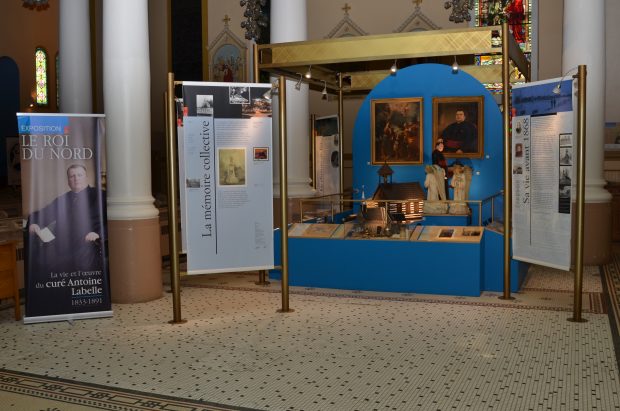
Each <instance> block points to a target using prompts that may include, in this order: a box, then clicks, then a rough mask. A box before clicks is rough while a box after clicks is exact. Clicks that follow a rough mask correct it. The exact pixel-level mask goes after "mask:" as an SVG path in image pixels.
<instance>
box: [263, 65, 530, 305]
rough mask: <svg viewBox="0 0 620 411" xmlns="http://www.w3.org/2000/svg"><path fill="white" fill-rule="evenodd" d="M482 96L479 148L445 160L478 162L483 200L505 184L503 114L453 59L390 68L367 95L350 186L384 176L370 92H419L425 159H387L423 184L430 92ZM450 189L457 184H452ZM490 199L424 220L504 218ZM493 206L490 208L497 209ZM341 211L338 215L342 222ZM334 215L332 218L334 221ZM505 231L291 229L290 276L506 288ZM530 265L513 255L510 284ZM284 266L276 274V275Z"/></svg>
mask: <svg viewBox="0 0 620 411" xmlns="http://www.w3.org/2000/svg"><path fill="white" fill-rule="evenodd" d="M467 96H472V97H473V96H481V97H482V101H483V106H484V107H483V110H482V111H483V120H482V124H483V127H484V144H483V153H482V155H481V156H478V157H472V158H450V156H449V155H446V157H447V162H448V165H450V164H452V163H453V162H456V161H458V162H460V163H461V164H463V165H468V166H470V167H471V168H472V170H473V175H472V181H471V186H470V190H469V199H470V200H478V201H482V200H484V199H487V198H489V197H491V196H494V195H496V194H497V193H498V192H500V191H501V190H502V189H503V188H504V187H503V168H504V164H503V132H502V116H501V112H500V110H499V107H498V105H497V103H496V101H495V99H494V97H493V96H492V95H491V94H490V93H489V92H488V91H487V90H486V88H485V87H484V86H483V85H482V84H481V83H480V82H479V81H478V80H476V79H475V78H473V77H472V76H470V75H469V74H467V73H465V72H463V71H459V72H458V73H456V74H454V73H453V72H452V69H451V67H450V66H447V65H440V64H417V65H413V66H409V67H406V68H403V69H400V70H398V72H397V73H395V74H394V75H387V76H386V77H385V79H384V80H382V81H381V82H380V83H379V84H378V85H377V86H376V87H375V88H374V89H373V90H372V91H371V92H370V93H369V94H368V96H367V97H366V99H365V100H364V101H363V103H362V105H361V107H360V110H359V111H358V115H357V118H356V121H355V128H354V130H353V189H354V190H353V192H354V193H357V194H354V199H357V200H360V199H361V193H362V192H364V190H363V188H365V190H366V192H373V191H374V188H375V187H376V185H377V182H378V181H379V179H378V175H377V171H378V170H379V169H380V168H381V164H374V165H373V164H372V159H371V154H372V149H371V147H372V145H373V141H371V136H372V135H373V133H372V130H371V127H372V126H373V121H372V118H371V116H372V113H371V107H372V104H371V103H372V100H373V99H391V98H401V97H402V98H421V101H422V118H421V120H422V121H421V124H420V127H421V129H422V133H421V144H420V146H421V147H422V151H423V155H422V159H423V164H390V167H391V168H392V170H393V172H394V174H393V175H392V181H393V182H412V181H417V182H420V184H421V185H423V182H424V180H425V170H424V167H425V165H426V164H430V163H431V153H432V151H433V136H434V135H437V133H438V131H437V130H434V129H433V99H434V98H436V97H467ZM450 191H452V190H450ZM494 205H495V207H491V204H490V202H483V203H482V206H481V208H480V209H478V207H476V206H475V205H474V204H470V208H471V215H469V216H447V215H446V216H427V217H425V218H424V220H423V221H422V222H421V224H423V225H425V226H467V225H472V224H473V225H478V224H482V225H483V226H484V225H486V224H488V223H490V222H492V221H494V220H497V219H502V211H503V210H502V207H503V202H502V199H501V197H500V198H498V201H496V202H495V204H494ZM492 208H493V209H492ZM343 217H344V216H338V218H334V220H335V221H333V223H341V222H342V221H341V220H342V218H343ZM330 222H332V221H330ZM275 241H276V243H275V250H276V251H275V254H276V255H275V257H276V258H275V259H276V261H277V263H276V264H279V261H280V231H276V232H275ZM503 242H504V236H503V234H501V233H497V232H495V231H492V230H484V232H483V234H482V237H481V238H480V241H477V242H474V243H471V242H466V243H463V242H446V241H437V242H434V241H401V240H387V239H386V240H381V239H365V240H357V239H348V238H342V237H339V238H306V237H291V238H289V241H288V250H289V251H288V256H289V284H291V285H297V286H305V287H329V288H337V289H350V290H374V291H392V292H413V293H429V294H448V295H463V296H478V295H480V293H481V292H483V291H497V292H501V291H503V284H504V264H503V261H504V259H503ZM527 267H528V265H527V264H525V263H521V262H517V261H511V284H510V289H511V291H512V292H517V291H518V290H519V289H520V286H521V284H522V282H523V280H524V278H525V274H526V272H527ZM279 274H280V273H279V272H278V271H273V272H272V273H271V276H272V277H273V278H279Z"/></svg>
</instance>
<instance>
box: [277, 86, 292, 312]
mask: <svg viewBox="0 0 620 411" xmlns="http://www.w3.org/2000/svg"><path fill="white" fill-rule="evenodd" d="M278 102H279V106H278V110H279V113H278V114H279V117H280V121H279V123H278V127H279V130H280V153H279V155H280V207H281V211H282V213H281V214H282V220H281V227H280V230H281V234H282V236H281V253H280V254H281V257H282V309H280V310H278V312H280V313H290V312H293V310H292V309H290V308H289V306H288V173H287V162H286V157H287V152H286V150H287V148H286V79H285V78H284V76H280V77H279V79H278Z"/></svg>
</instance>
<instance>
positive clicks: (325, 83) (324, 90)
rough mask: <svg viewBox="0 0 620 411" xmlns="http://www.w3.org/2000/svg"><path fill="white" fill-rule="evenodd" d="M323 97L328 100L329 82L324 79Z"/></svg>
mask: <svg viewBox="0 0 620 411" xmlns="http://www.w3.org/2000/svg"><path fill="white" fill-rule="evenodd" d="M321 99H323V100H327V82H326V81H323V91H322V92H321Z"/></svg>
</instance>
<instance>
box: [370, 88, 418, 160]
mask: <svg viewBox="0 0 620 411" xmlns="http://www.w3.org/2000/svg"><path fill="white" fill-rule="evenodd" d="M422 114H423V113H422V97H406V98H386V99H375V100H371V102H370V116H371V122H372V124H371V163H372V164H385V163H387V164H422V159H423V157H422V154H423V153H422V149H423V147H424V144H423V136H424V129H423V118H424V117H423V115H422Z"/></svg>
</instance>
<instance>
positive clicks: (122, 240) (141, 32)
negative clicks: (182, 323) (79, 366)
mask: <svg viewBox="0 0 620 411" xmlns="http://www.w3.org/2000/svg"><path fill="white" fill-rule="evenodd" d="M150 90H151V81H150V66H149V28H148V3H147V0H131V1H126V0H106V1H104V2H103V98H104V105H105V114H106V131H107V157H108V180H107V182H108V190H107V194H108V231H109V248H110V250H109V251H110V283H111V291H112V301H114V302H119V303H132V302H141V301H148V300H153V299H156V298H159V297H161V296H162V277H161V251H160V228H159V218H158V210H157V209H156V208H155V206H154V204H153V203H154V199H153V196H152V195H151V111H150V107H151V95H150Z"/></svg>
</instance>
